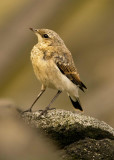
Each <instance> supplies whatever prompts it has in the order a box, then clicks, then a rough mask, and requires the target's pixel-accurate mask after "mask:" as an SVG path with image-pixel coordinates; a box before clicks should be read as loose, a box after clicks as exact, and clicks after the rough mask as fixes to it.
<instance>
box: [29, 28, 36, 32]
mask: <svg viewBox="0 0 114 160" xmlns="http://www.w3.org/2000/svg"><path fill="white" fill-rule="evenodd" d="M29 29H30V30H31V31H33V32H34V33H36V32H37V29H34V28H29Z"/></svg>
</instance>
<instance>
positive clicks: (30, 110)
mask: <svg viewBox="0 0 114 160" xmlns="http://www.w3.org/2000/svg"><path fill="white" fill-rule="evenodd" d="M26 112H32V109H31V108H29V109H27V110H25V111H22V114H23V113H26Z"/></svg>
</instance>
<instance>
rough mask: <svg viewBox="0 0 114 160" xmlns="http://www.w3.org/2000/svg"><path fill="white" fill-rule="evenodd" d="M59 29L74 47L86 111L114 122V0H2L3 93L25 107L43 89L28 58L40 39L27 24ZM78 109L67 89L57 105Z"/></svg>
mask: <svg viewBox="0 0 114 160" xmlns="http://www.w3.org/2000/svg"><path fill="white" fill-rule="evenodd" d="M29 27H34V28H49V29H52V30H55V31H56V32H57V33H58V34H59V35H60V36H61V37H62V39H63V40H64V41H65V44H66V46H67V47H68V48H69V50H70V51H71V52H72V55H73V58H74V61H75V64H76V66H77V68H78V72H79V73H80V77H81V80H82V81H83V82H84V83H85V85H86V86H87V88H88V90H87V92H86V94H84V93H82V92H81V91H80V100H81V102H82V105H83V108H84V113H85V114H87V115H90V116H94V117H96V118H99V119H100V120H104V121H105V122H107V123H108V124H110V125H111V126H113V127H114V109H113V107H114V105H113V104H114V1H113V0H64V1H62V0H32V1H30V0H20V1H19V0H15V1H14V0H10V1H8V0H4V1H1V2H0V97H1V101H2V102H11V101H14V102H15V103H16V104H17V105H18V106H20V108H22V109H23V110H24V109H26V108H28V107H29V106H30V105H31V103H32V102H33V100H34V99H35V97H36V96H37V94H38V93H39V91H40V87H41V84H40V82H39V81H38V80H37V79H36V77H35V75H34V73H33V69H32V65H31V62H30V52H31V49H32V47H33V45H35V44H36V43H37V38H36V37H35V35H34V34H33V33H32V32H31V31H30V30H29V29H28V28H29ZM55 93H56V91H55V90H52V89H47V91H46V92H45V93H44V95H43V96H42V97H41V99H40V100H39V101H38V102H37V104H36V105H35V107H34V110H37V109H38V108H44V107H45V106H46V105H47V104H48V103H49V101H50V100H51V99H52V97H53V95H54V94H55ZM53 106H54V107H56V108H62V109H66V110H72V111H74V108H73V107H72V104H71V103H70V101H69V99H68V98H67V95H66V93H63V94H62V95H61V96H60V97H59V98H58V99H57V100H56V102H55V103H54V104H53Z"/></svg>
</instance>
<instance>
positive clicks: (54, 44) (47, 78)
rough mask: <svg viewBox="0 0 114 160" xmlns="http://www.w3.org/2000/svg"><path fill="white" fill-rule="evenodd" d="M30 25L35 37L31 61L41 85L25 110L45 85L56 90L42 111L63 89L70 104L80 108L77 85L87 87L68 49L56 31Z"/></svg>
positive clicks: (82, 87) (30, 109)
mask: <svg viewBox="0 0 114 160" xmlns="http://www.w3.org/2000/svg"><path fill="white" fill-rule="evenodd" d="M30 29H31V30H32V31H33V32H34V33H35V34H36V36H37V37H38V43H37V44H36V45H35V46H34V47H33V49H32V51H31V61H32V65H33V69H34V72H35V75H36V77H37V78H38V79H39V80H40V82H41V83H42V87H41V91H40V93H39V94H38V96H37V98H36V99H35V101H34V102H33V104H32V105H31V107H30V108H29V109H28V110H26V111H25V112H27V111H32V107H33V105H34V104H35V103H36V101H37V100H38V99H39V97H40V96H41V95H42V94H43V93H44V91H45V90H46V88H47V87H49V88H54V89H57V90H58V92H57V94H56V95H55V96H54V98H53V99H52V101H51V102H50V103H49V105H48V106H47V107H46V108H45V110H44V111H42V114H43V113H44V112H45V111H47V110H48V109H49V107H50V105H51V104H52V103H53V101H54V100H55V99H56V98H57V96H58V95H59V94H60V93H61V92H62V91H66V92H67V94H68V96H69V97H70V100H71V102H72V104H73V106H74V107H75V108H76V109H79V110H81V111H82V110H83V109H82V107H81V104H80V101H79V95H78V89H79V88H80V89H81V90H82V91H84V89H87V88H86V86H85V85H84V84H83V83H82V82H81V80H80V77H79V74H78V72H77V69H76V67H75V64H74V62H73V59H72V55H71V52H70V51H69V50H68V48H67V47H66V46H65V44H64V41H63V40H62V39H61V38H60V37H59V35H58V34H57V33H56V32H54V31H52V30H49V29H33V28H30Z"/></svg>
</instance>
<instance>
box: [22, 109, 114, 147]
mask: <svg viewBox="0 0 114 160" xmlns="http://www.w3.org/2000/svg"><path fill="white" fill-rule="evenodd" d="M39 113H40V112H32V113H30V112H27V113H24V114H23V115H22V117H23V118H24V120H25V121H26V122H27V123H28V124H31V125H32V126H34V127H35V128H38V129H39V128H40V129H42V130H43V131H44V132H45V133H46V134H48V135H49V136H50V137H52V139H53V140H55V141H56V142H57V143H58V144H59V145H60V146H62V147H64V146H66V145H68V144H71V143H73V142H75V141H78V140H80V139H85V138H88V137H89V138H92V139H103V138H110V139H114V129H113V128H112V127H110V126H109V125H108V124H106V123H105V122H103V121H99V120H97V119H95V118H92V117H89V116H85V115H81V114H76V113H72V112H71V111H65V110H51V111H49V112H48V114H47V115H46V116H42V117H41V118H40V119H39V118H38V116H39Z"/></svg>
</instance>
